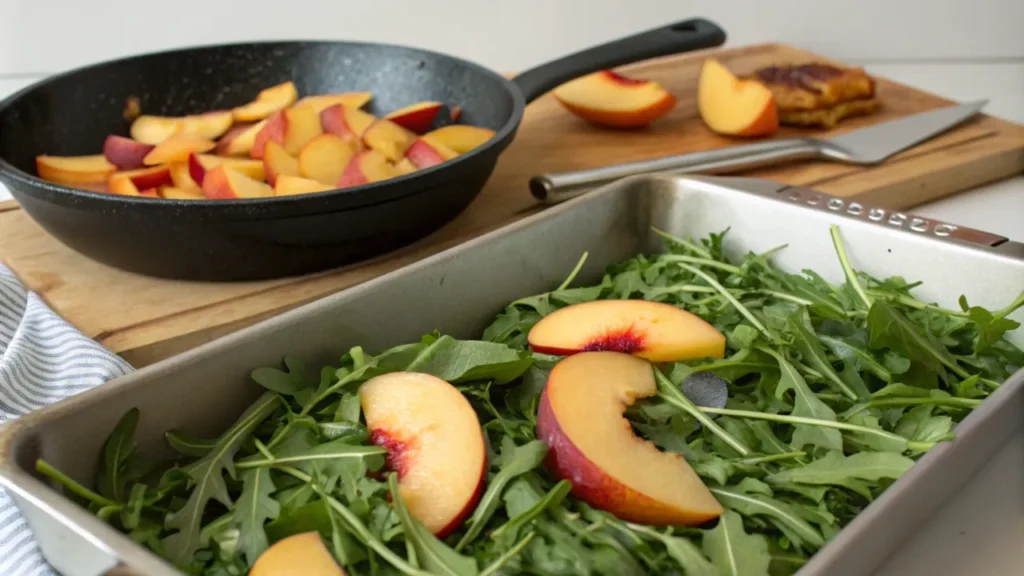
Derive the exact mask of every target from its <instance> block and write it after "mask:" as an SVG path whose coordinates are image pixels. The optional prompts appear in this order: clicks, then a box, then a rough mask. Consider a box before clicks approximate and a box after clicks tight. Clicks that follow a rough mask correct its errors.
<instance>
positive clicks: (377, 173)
mask: <svg viewBox="0 0 1024 576" xmlns="http://www.w3.org/2000/svg"><path fill="white" fill-rule="evenodd" d="M398 175H399V172H398V169H397V168H395V167H394V166H392V165H391V163H390V162H388V159H387V158H385V157H384V155H383V154H381V153H380V152H378V151H376V150H365V151H363V152H360V153H358V154H356V155H355V156H353V157H352V160H349V163H348V166H346V167H345V171H344V172H342V173H341V178H339V179H338V188H347V187H350V186H360V185H362V184H369V183H371V182H379V181H381V180H387V179H388V178H394V177H395V176H398Z"/></svg>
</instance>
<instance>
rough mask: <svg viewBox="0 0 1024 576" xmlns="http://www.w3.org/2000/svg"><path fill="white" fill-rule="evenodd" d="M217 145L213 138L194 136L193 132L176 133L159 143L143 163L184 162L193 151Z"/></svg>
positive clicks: (149, 164) (202, 150) (197, 151)
mask: <svg viewBox="0 0 1024 576" xmlns="http://www.w3.org/2000/svg"><path fill="white" fill-rule="evenodd" d="M216 145H217V143H216V142H214V141H212V140H207V139H205V138H200V137H199V136H193V135H192V134H175V135H174V136H171V137H170V138H168V139H167V140H164V141H163V142H161V143H159V144H157V145H156V147H154V148H153V150H151V151H150V152H149V154H146V157H145V158H143V159H142V163H143V164H145V165H146V166H155V165H157V164H167V163H170V162H182V161H184V160H188V157H189V156H190V155H192V154H193V153H199V152H206V151H207V150H213V148H214V147H215V146H216Z"/></svg>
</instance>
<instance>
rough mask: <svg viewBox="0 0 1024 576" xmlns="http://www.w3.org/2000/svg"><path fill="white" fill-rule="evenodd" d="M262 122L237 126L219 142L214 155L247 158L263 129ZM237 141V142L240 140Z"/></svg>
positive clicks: (243, 123) (244, 123)
mask: <svg viewBox="0 0 1024 576" xmlns="http://www.w3.org/2000/svg"><path fill="white" fill-rule="evenodd" d="M264 122H266V120H261V121H260V122H242V123H240V124H235V125H234V126H232V127H231V128H230V129H229V130H228V131H227V132H225V133H224V135H223V136H221V137H220V138H219V139H218V140H217V147H216V148H214V149H213V152H214V154H218V155H220V156H247V155H248V154H249V150H251V149H252V144H253V142H255V140H256V134H257V133H258V132H259V131H260V129H261V128H263V126H262V124H263V123H264ZM239 139H241V140H240V141H237V142H236V140H239Z"/></svg>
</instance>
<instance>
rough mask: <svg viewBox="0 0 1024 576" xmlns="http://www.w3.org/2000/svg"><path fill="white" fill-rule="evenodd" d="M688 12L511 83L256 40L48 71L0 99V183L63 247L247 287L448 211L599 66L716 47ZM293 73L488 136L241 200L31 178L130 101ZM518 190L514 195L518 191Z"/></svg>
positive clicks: (157, 108) (230, 96)
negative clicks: (309, 188) (467, 147)
mask: <svg viewBox="0 0 1024 576" xmlns="http://www.w3.org/2000/svg"><path fill="white" fill-rule="evenodd" d="M724 42H725V32H723V31H722V30H721V29H720V28H719V27H718V26H716V25H715V24H713V23H711V22H708V21H706V20H702V19H694V20H687V21H684V22H679V23H676V24H672V25H670V26H665V27H662V28H657V29H654V30H650V31H647V32H644V33H641V34H637V35H635V36H630V37H628V38H623V39H621V40H617V41H614V42H610V43H608V44H604V45H601V46H597V47H595V48H591V49H588V50H584V51H582V52H578V53H576V54H573V55H570V56H566V57H564V58H561V59H559V60H556V61H554V62H550V63H548V64H544V65H542V66H538V67H536V68H534V69H532V70H529V71H527V72H524V73H522V74H520V75H519V76H517V77H516V78H515V79H514V80H509V79H507V78H505V77H504V76H502V75H501V74H499V73H497V72H494V71H491V70H488V69H486V68H483V67H481V66H478V65H475V64H472V63H470V62H466V61H464V60H460V59H458V58H454V57H452V56H447V55H444V54H439V53H435V52H429V51H426V50H418V49H414V48H407V47H401V46H394V45H386V44H365V43H351V42H261V43H248V44H232V45H221V46H203V47H197V48H189V49H184V50H175V51H169V52H161V53H155V54H146V55H142V56H135V57H131V58H125V59H121V60H115V61H111V62H105V63H102V64H97V65H94V66H88V67H85V68H81V69H78V70H74V71H71V72H67V73H64V74H61V75H59V76H54V77H52V78H49V79H46V80H44V81H42V82H40V83H38V84H35V85H34V86H30V87H28V88H26V89H24V90H22V91H21V92H19V93H17V94H14V95H13V96H11V97H10V98H8V99H7V100H5V101H4V102H2V103H0V181H2V182H3V183H4V184H5V185H6V186H7V187H8V188H9V189H10V191H11V193H12V194H13V195H14V197H15V198H16V199H17V201H18V202H19V203H20V205H21V206H22V208H24V209H25V211H27V212H28V214H29V215H30V216H31V217H32V218H33V219H35V220H36V221H37V222H38V223H39V224H40V225H42V226H43V228H45V229H46V230H47V231H48V232H49V233H50V234H52V235H53V236H55V237H56V238H57V239H59V240H60V241H61V242H63V243H64V244H66V245H67V246H70V247H71V248H73V249H75V250H77V251H78V252H80V253H81V254H84V255H85V256H88V257H89V258H92V259H94V260H97V261H100V262H103V263H105V264H108V265H110V266H114V267H117V268H121V269H123V270H128V271H132V272H137V273H140V274H146V275H151V276H160V277H167V278H177V279H186V280H254V279H262V278H275V277H282V276H289V275H295V274H302V273H308V272H314V271H320V270H325V269H328V268H333V267H336V266H340V265H343V264H347V263H351V262H354V261H357V260H360V259H364V258H368V257H370V256H374V255H377V254H381V253H383V252H386V251H390V250H393V249H396V248H398V247H400V246H402V245H405V244H408V243H410V242H412V241H414V240H416V239H419V238H421V237H423V236H425V235H427V234H429V233H431V232H433V231H434V230H436V229H438V228H440V227H441V226H442V225H444V224H445V223H447V222H448V221H450V220H451V219H452V218H454V217H455V216H456V215H457V214H459V213H460V212H461V211H462V210H463V209H464V208H465V207H466V206H467V205H468V204H469V203H470V201H472V200H473V198H475V197H476V195H477V194H478V193H479V192H480V190H481V189H482V188H483V186H484V184H485V183H486V181H487V179H488V178H489V177H490V175H491V172H492V171H493V169H494V164H495V162H496V161H497V158H498V155H499V154H500V153H501V152H502V150H504V149H505V147H506V146H508V144H509V142H511V141H512V138H513V137H514V136H515V133H516V129H517V128H518V126H519V122H520V120H522V116H523V108H524V107H525V105H526V103H527V102H530V101H532V100H533V99H535V98H537V97H538V96H540V95H541V94H544V93H545V92H547V91H549V90H551V89H552V88H554V87H556V86H558V85H559V84H562V83H563V82H566V81H568V80H571V79H573V78H576V77H578V76H581V75H584V74H588V73H590V72H594V71H597V70H600V69H604V68H611V67H614V66H620V65H623V64H628V63H630V62H635V61H639V60H644V59H648V58H653V57H656V56H663V55H667V54H674V53H678V52H685V51H689V50H696V49H701V48H710V47H714V46H719V45H721V44H722V43H724ZM287 80H292V81H293V82H295V84H296V86H297V87H298V88H299V92H300V94H304V95H308V94H326V93H336V92H343V91H352V90H362V91H371V92H373V103H372V111H373V112H375V113H377V114H383V113H386V112H388V111H391V110H394V109H397V108H400V107H402V106H406V105H409V104H413V103H415V102H419V101H423V100H437V101H441V102H446V103H453V104H454V103H457V104H459V105H461V106H462V108H463V113H462V118H461V119H460V122H463V123H466V124H473V125H477V126H484V127H487V128H492V129H494V130H496V131H497V134H496V135H495V137H494V138H492V139H491V140H490V141H489V142H488V143H486V144H484V145H482V146H480V147H478V148H476V149H475V150H472V151H471V152H469V153H466V154H464V155H462V156H459V157H457V158H455V159H454V160H451V161H449V162H446V163H444V164H441V165H438V166H434V167H432V168H429V169H426V170H421V171H417V172H415V173H413V174H409V175H405V176H402V177H399V178H393V179H390V180H385V181H382V182H377V183H373V184H367V185H363V186H358V187H353V188H346V189H342V190H337V191H331V192H321V193H315V194H305V195H299V196H288V197H281V198H263V199H252V200H163V199H153V198H145V197H128V196H119V195H114V194H106V193H102V192H91V191H85V190H76V189H73V188H69V187H67V186H61V185H58V184H53V183H50V182H46V181H44V180H41V179H39V178H37V177H36V176H35V157H36V155H38V154H53V155H64V156H70V155H87V154H98V153H99V151H100V150H101V149H102V145H103V140H104V138H105V137H106V136H107V135H108V134H127V132H128V123H127V122H126V121H125V120H124V119H123V118H122V111H123V109H124V105H125V101H126V99H127V98H129V97H130V96H136V97H138V98H140V99H141V103H142V110H143V112H144V113H146V114H157V115H167V116H178V115H185V114H190V113H195V112H197V111H207V110H215V109H224V108H231V107H234V106H237V105H240V104H243V103H245V102H248V101H249V100H250V99H251V98H252V97H253V96H254V95H255V94H256V92H257V91H259V90H261V89H263V88H266V87H267V86H271V85H275V84H278V83H280V82H284V81H287ZM523 193H524V194H526V193H527V191H526V190H524V191H523Z"/></svg>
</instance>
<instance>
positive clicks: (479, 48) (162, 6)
mask: <svg viewBox="0 0 1024 576" xmlns="http://www.w3.org/2000/svg"><path fill="white" fill-rule="evenodd" d="M693 16H704V17H706V18H710V19H712V20H714V21H716V22H718V23H719V24H720V25H721V26H722V27H723V28H725V29H726V31H727V32H728V33H729V40H728V45H743V44H750V43H755V42H765V41H778V42H786V43H790V44H795V45H797V46H801V47H803V48H807V49H810V50H814V51H817V52H819V53H822V54H825V55H827V56H830V57H834V58H839V59H843V60H846V61H849V62H853V63H859V64H864V65H866V66H867V67H868V69H869V71H873V72H874V73H877V74H882V75H886V76H889V77H892V78H894V79H896V80H900V81H905V82H909V83H912V84H915V85H918V86H921V87H922V88H924V89H927V90H932V91H935V92H939V93H941V94H943V95H945V96H948V97H951V98H957V99H968V98H978V97H990V98H994V101H993V105H992V106H990V108H989V111H990V112H993V113H996V114H999V115H1002V116H1006V117H1010V118H1013V119H1015V120H1018V121H1020V122H1024V33H1022V31H1021V29H1022V26H1024V0H973V1H971V2H968V1H967V0H774V1H766V0H513V1H511V2H500V1H498V0H427V1H424V0H233V1H232V0H171V1H166V0H161V1H159V2H158V1H153V0H0V97H3V96H4V95H6V94H7V93H9V92H11V91H13V90H15V89H17V88H19V87H21V86H24V85H26V84H28V83H31V82H33V81H34V80H36V79H39V78H42V77H44V76H46V75H47V74H52V73H54V72H59V71H63V70H67V69H69V68H73V67H77V66H80V65H82V64H87V63H92V62H97V61H101V60H105V59H110V58H116V57H119V56H124V55H129V54H135V53H140V52H147V51H152V50H160V49H166V48H172V47H180V46H187V45H193V44H203V43H217V42H230V41H242V40H249V39H286V38H297V39H310V38H318V39H357V40H371V41H379V42H393V43H401V44H409V45H415V46H420V47H424V48H430V49H434V50H440V51H445V52H450V53H452V54H455V55H458V56H461V57H464V58H468V59H470V60H474V61H477V62H479V63H481V64H484V65H487V66H490V67H493V68H496V69H499V70H502V71H515V70H522V69H525V68H527V67H529V66H531V65H534V64H538V63H541V62H543V61H545V60H548V59H551V58H554V57H557V56H560V55H562V54H565V53H569V52H572V51H575V50H577V49H580V48H584V47H586V46H589V45H592V44H595V43H598V42H601V41H603V40H607V39H611V38H615V37H618V36H621V35H625V34H629V33H633V32H637V31H640V30H643V29H646V28H649V27H653V26H657V25H659V24H662V23H668V22H671V21H674V20H678V19H683V18H688V17H693ZM972 70H973V71H975V73H972V72H971V71H972ZM965 74H966V75H967V76H965ZM997 95H998V96H997ZM1016 95H1020V101H1019V102H1018V101H1015V100H1016V98H1015V96H1016Z"/></svg>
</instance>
